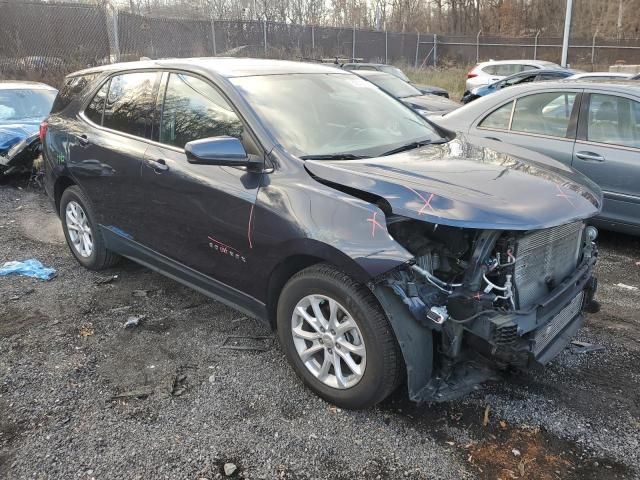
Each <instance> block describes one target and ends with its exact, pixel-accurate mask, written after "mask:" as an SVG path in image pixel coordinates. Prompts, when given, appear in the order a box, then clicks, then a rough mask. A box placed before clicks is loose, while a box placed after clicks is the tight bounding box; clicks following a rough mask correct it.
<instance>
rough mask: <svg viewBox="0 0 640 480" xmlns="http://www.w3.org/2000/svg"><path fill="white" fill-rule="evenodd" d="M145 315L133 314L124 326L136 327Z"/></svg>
mask: <svg viewBox="0 0 640 480" xmlns="http://www.w3.org/2000/svg"><path fill="white" fill-rule="evenodd" d="M144 317H145V316H144V315H132V316H130V317H129V318H127V321H126V322H124V328H134V327H137V326H138V325H140V322H141V321H142V320H144Z"/></svg>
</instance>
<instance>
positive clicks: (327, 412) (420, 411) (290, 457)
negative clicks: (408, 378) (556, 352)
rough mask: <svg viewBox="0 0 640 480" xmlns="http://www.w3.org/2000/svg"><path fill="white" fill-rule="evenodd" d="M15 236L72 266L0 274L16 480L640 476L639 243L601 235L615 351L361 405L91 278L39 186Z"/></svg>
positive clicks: (152, 302)
mask: <svg viewBox="0 0 640 480" xmlns="http://www.w3.org/2000/svg"><path fill="white" fill-rule="evenodd" d="M0 241H1V245H2V247H1V248H0V264H1V263H3V262H5V261H9V260H23V259H27V258H32V257H35V258H37V259H39V260H41V261H42V262H43V263H45V264H46V265H49V266H53V267H55V268H56V269H57V271H58V275H57V277H56V278H54V279H53V280H51V281H48V282H43V281H39V280H34V279H30V278H25V277H7V278H0V478H9V479H12V478H27V477H28V478H61V479H70V478H83V479H84V478H86V479H89V478H96V479H113V478H145V479H147V478H171V479H174V478H185V479H204V478H206V479H213V478H223V477H224V478H227V477H230V478H265V479H271V478H288V479H308V478H317V479H321V478H322V479H324V478H326V479H355V478H372V479H383V478H412V479H423V478H430V479H431V478H433V479H467V478H469V479H471V478H487V479H496V478H502V479H509V478H530V479H534V478H535V479H556V478H563V479H564V478H569V479H572V478H575V479H578V478H580V479H583V478H591V479H602V478H607V479H609V478H640V477H639V472H640V448H639V446H640V445H638V443H639V438H640V435H639V433H640V388H639V387H638V386H639V384H640V381H639V377H640V375H639V373H638V370H637V365H638V364H640V353H639V351H640V340H639V339H640V335H639V332H640V320H639V319H638V315H637V311H638V308H637V305H638V302H639V300H640V290H638V289H628V288H625V287H624V286H618V285H617V284H620V283H622V284H624V285H628V286H631V287H640V240H639V239H634V238H632V237H626V236H623V235H616V234H603V235H602V241H601V262H600V264H599V267H598V268H599V276H600V285H601V287H600V295H599V299H600V301H601V302H602V310H601V312H600V313H598V314H595V315H590V316H589V318H588V323H587V326H586V327H585V328H584V329H583V330H582V332H581V333H580V340H583V341H586V342H590V343H593V344H597V345H601V346H603V347H604V350H603V351H598V352H591V353H579V352H578V351H577V350H576V348H575V347H570V348H568V349H567V350H565V352H564V353H563V354H562V355H561V356H560V357H559V358H558V359H557V360H556V361H555V362H554V363H553V364H552V365H550V366H548V367H547V368H545V369H544V370H540V371H536V372H528V373H525V374H522V373H508V374H505V375H504V376H503V378H502V379H501V380H500V381H498V382H494V383H492V384H488V385H485V386H484V387H483V388H481V389H480V390H478V391H477V392H475V393H473V394H472V395H470V396H469V397H467V398H465V399H464V400H462V401H458V402H451V403H446V404H437V405H422V406H416V405H414V404H412V403H410V402H409V401H408V400H407V395H406V393H405V392H404V391H403V390H402V389H401V390H399V391H398V392H396V393H395V394H394V395H393V397H392V398H391V399H389V400H388V401H386V402H385V403H384V404H382V405H380V406H379V407H377V408H375V409H370V410H367V411H360V412H350V411H341V410H340V409H336V408H335V407H334V406H332V405H329V404H328V403H326V402H324V401H323V400H320V399H319V398H317V397H316V396H315V395H314V394H312V393H311V392H310V391H308V390H306V389H305V388H304V387H303V386H302V384H301V383H300V382H299V381H298V380H297V378H296V377H295V376H294V375H293V373H292V371H291V369H290V368H289V366H288V365H287V364H286V361H285V359H284V356H283V354H282V352H281V351H280V349H279V348H278V346H277V343H276V341H275V338H274V337H273V335H272V332H270V331H268V330H265V329H264V328H263V327H261V326H260V325H258V324H256V323H255V322H254V321H253V320H251V319H248V318H245V317H243V316H242V315H241V314H240V313H238V312H236V311H234V310H232V309H230V308H227V307H225V306H223V305H221V304H219V303H216V302H214V301H211V300H209V299H207V298H205V297H204V296H202V295H200V294H198V293H196V292H193V291H191V290H189V289H187V288H185V287H182V286H181V285H179V284H177V283H175V282H173V281H171V280H169V279H167V278H164V277H162V276H160V275H158V274H156V273H152V272H150V271H149V270H146V269H144V268H142V267H139V266H137V265H134V264H133V263H131V262H123V263H122V264H121V265H119V266H118V267H116V268H114V269H112V270H110V271H107V272H100V273H95V272H89V271H87V270H84V269H82V268H81V267H79V265H78V264H77V263H76V262H75V260H74V259H73V258H72V256H71V254H70V253H69V251H68V249H67V247H66V245H65V243H64V240H63V237H62V233H61V231H60V228H59V223H58V220H57V218H56V217H55V215H54V213H53V211H52V209H51V207H50V206H49V204H48V200H47V199H46V197H45V196H44V194H42V193H41V192H38V191H28V190H21V189H18V188H16V187H15V186H2V187H0ZM140 315H143V316H144V318H143V319H142V320H141V322H140V324H139V326H137V327H135V328H127V329H125V328H124V327H123V324H124V322H125V321H126V320H127V319H128V318H129V317H131V316H140ZM255 335H258V336H266V337H268V338H266V339H261V340H252V341H249V340H247V339H233V338H229V336H240V337H242V336H255ZM223 345H230V346H237V345H241V346H251V347H257V348H258V349H256V350H237V349H233V348H231V349H229V348H222V347H223ZM225 464H233V465H234V466H235V471H233V472H232V473H231V470H232V468H231V465H227V473H229V475H227V474H225Z"/></svg>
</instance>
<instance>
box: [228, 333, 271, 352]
mask: <svg viewBox="0 0 640 480" xmlns="http://www.w3.org/2000/svg"><path fill="white" fill-rule="evenodd" d="M252 340H253V341H254V342H253V344H249V345H247V344H245V345H241V343H251V341H252ZM247 341H248V342H247ZM230 343H232V344H231V345H230ZM272 343H273V337H269V336H251V335H249V336H245V337H243V336H239V335H229V336H228V337H227V338H225V339H224V341H223V342H222V345H220V348H224V349H227V350H256V351H258V352H266V351H267V350H269V349H270V348H271V344H272Z"/></svg>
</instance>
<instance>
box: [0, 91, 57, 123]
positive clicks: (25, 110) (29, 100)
mask: <svg viewBox="0 0 640 480" xmlns="http://www.w3.org/2000/svg"><path fill="white" fill-rule="evenodd" d="M56 93H57V92H56V91H55V90H27V89H20V90H0V122H2V123H14V122H23V121H29V120H31V121H40V120H43V119H44V118H45V117H46V116H47V115H49V111H50V110H51V105H52V104H53V100H54V99H55V97H56Z"/></svg>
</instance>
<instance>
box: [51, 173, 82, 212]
mask: <svg viewBox="0 0 640 480" xmlns="http://www.w3.org/2000/svg"><path fill="white" fill-rule="evenodd" d="M73 185H77V184H76V182H74V181H73V179H72V178H71V177H69V176H66V175H64V176H61V177H58V178H57V179H56V183H55V184H54V186H53V199H54V201H55V205H56V213H57V214H58V215H59V214H60V199H61V198H62V194H63V193H64V191H65V190H66V189H67V188H69V187H71V186H73Z"/></svg>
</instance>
